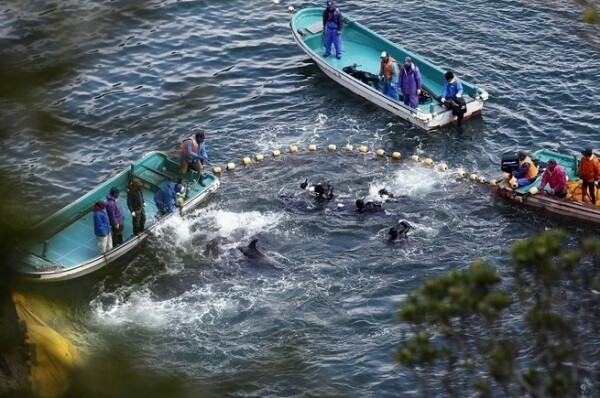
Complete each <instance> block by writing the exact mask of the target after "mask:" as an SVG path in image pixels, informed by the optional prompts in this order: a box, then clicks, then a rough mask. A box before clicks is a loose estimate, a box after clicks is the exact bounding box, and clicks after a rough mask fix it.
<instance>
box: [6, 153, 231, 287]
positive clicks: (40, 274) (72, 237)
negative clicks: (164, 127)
mask: <svg viewBox="0 0 600 398" xmlns="http://www.w3.org/2000/svg"><path fill="white" fill-rule="evenodd" d="M178 169H179V162H178V161H173V160H171V159H169V158H167V156H166V155H165V154H164V153H162V152H150V153H148V154H146V155H145V156H144V157H143V158H142V159H141V160H139V161H138V162H136V163H134V164H132V165H131V167H130V168H129V169H127V170H123V171H121V172H120V173H119V174H117V175H115V176H114V177H112V178H111V179H110V180H108V181H106V182H105V183H103V184H101V185H100V186H98V187H96V188H95V189H93V190H92V191H90V192H88V193H86V194H85V195H84V196H82V197H81V198H79V199H78V200H76V201H75V202H73V203H71V204H69V205H68V206H66V207H64V208H63V209H61V210H59V211H58V212H56V213H54V214H53V215H52V216H50V217H48V218H47V219H46V220H44V221H42V222H41V223H39V224H37V225H36V226H35V227H34V229H33V230H34V234H35V236H36V237H39V239H38V240H37V241H36V242H27V243H26V244H24V245H23V247H21V248H19V250H18V251H19V254H20V255H19V256H17V258H16V259H15V261H14V262H13V269H14V270H15V272H16V273H17V274H19V275H20V276H22V277H24V278H26V279H29V280H33V281H41V282H47V281H62V280H67V279H72V278H77V277H79V276H82V275H85V274H89V273H91V272H94V271H96V270H98V269H100V268H102V267H104V266H106V265H108V264H109V263H111V262H112V261H114V260H116V259H117V258H119V257H121V256H122V255H124V254H125V253H127V252H129V251H130V250H132V249H133V248H134V247H135V246H137V245H138V244H139V243H141V242H142V241H143V240H144V239H146V238H147V237H148V236H149V235H150V234H152V233H153V231H154V230H155V229H156V227H157V226H158V225H159V224H161V223H163V222H165V221H166V220H167V219H169V218H171V217H173V216H174V215H173V214H169V215H166V216H163V217H159V216H158V210H157V208H156V205H155V204H154V194H155V193H156V192H157V191H158V189H159V186H161V185H162V184H163V183H166V182H173V181H176V180H177V171H178ZM194 174H195V175H194ZM133 177H136V178H138V179H140V180H141V181H142V182H143V184H144V187H143V195H144V199H145V202H146V230H145V231H144V232H143V233H141V234H139V235H137V236H133V230H132V225H131V216H129V217H128V216H127V215H128V213H129V212H128V210H127V195H125V194H124V193H125V192H127V186H128V183H129V181H131V179H132V178H133ZM197 178H198V175H197V173H196V172H188V174H187V176H186V178H185V179H184V181H183V183H184V185H186V187H187V189H186V198H185V202H184V204H183V205H182V206H181V208H180V212H181V214H185V213H186V212H188V211H190V210H191V209H192V208H194V207H196V206H197V205H198V204H199V203H200V202H202V201H203V200H205V199H206V198H207V196H208V195H209V194H210V193H212V192H215V191H216V190H217V188H218V187H219V185H220V181H219V179H218V178H217V177H216V176H214V175H212V174H206V175H205V178H204V180H203V183H204V184H205V186H204V187H203V186H201V185H199V184H198V183H197V182H196V180H197ZM113 186H116V187H118V188H119V189H120V190H121V192H122V193H123V194H122V195H120V196H119V202H120V203H121V206H122V207H123V211H124V213H125V229H124V233H123V237H124V239H125V242H124V243H123V244H122V245H119V246H118V247H115V248H113V249H111V250H109V251H107V252H106V253H104V254H100V253H99V251H98V244H97V239H96V236H95V235H94V222H93V214H92V211H91V209H92V206H93V204H94V203H95V202H96V201H97V200H105V199H106V196H107V195H108V193H109V191H110V188H111V187H113Z"/></svg>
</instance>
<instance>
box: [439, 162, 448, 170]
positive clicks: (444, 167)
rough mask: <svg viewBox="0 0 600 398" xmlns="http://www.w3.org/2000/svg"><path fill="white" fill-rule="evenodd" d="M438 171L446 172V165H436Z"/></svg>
mask: <svg viewBox="0 0 600 398" xmlns="http://www.w3.org/2000/svg"><path fill="white" fill-rule="evenodd" d="M438 170H439V171H448V165H447V164H446V163H440V164H439V165H438Z"/></svg>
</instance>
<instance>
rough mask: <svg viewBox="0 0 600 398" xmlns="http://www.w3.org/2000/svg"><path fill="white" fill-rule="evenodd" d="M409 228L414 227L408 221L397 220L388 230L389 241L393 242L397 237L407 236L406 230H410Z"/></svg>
mask: <svg viewBox="0 0 600 398" xmlns="http://www.w3.org/2000/svg"><path fill="white" fill-rule="evenodd" d="M411 229H414V227H413V226H412V225H410V224H409V223H408V222H406V221H404V220H401V221H398V224H397V225H396V227H392V228H390V230H389V231H388V235H389V236H390V242H393V241H395V240H396V239H398V238H407V237H408V231H410V230H411Z"/></svg>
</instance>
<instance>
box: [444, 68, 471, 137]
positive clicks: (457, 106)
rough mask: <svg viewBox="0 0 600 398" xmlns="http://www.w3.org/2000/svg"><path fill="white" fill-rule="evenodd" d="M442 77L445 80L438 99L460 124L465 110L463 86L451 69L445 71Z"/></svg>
mask: <svg viewBox="0 0 600 398" xmlns="http://www.w3.org/2000/svg"><path fill="white" fill-rule="evenodd" d="M444 77H445V78H446V82H445V83H444V91H443V92H442V96H441V98H440V101H441V102H442V104H443V105H444V106H445V107H446V108H448V109H452V114H453V115H454V116H456V117H457V122H458V125H459V126H460V125H461V124H462V120H463V117H464V115H465V113H466V112H467V103H466V101H465V99H464V98H463V86H462V84H461V82H460V81H459V80H458V79H457V78H456V76H454V73H452V71H447V72H446V74H445V75H444Z"/></svg>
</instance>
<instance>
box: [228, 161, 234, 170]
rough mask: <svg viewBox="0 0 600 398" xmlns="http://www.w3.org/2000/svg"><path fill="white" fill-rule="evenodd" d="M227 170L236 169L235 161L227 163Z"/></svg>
mask: <svg viewBox="0 0 600 398" xmlns="http://www.w3.org/2000/svg"><path fill="white" fill-rule="evenodd" d="M227 170H235V163H233V162H230V163H227Z"/></svg>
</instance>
